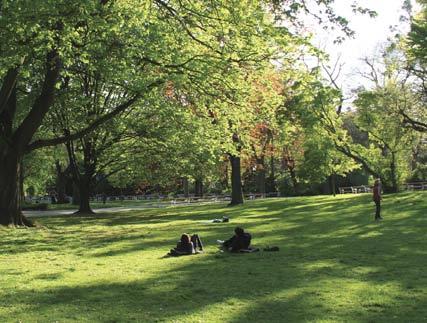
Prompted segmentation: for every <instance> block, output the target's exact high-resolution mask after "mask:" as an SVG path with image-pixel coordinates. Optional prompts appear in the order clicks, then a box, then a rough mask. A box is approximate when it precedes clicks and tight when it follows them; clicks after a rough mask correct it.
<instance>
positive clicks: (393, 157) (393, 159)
mask: <svg viewBox="0 0 427 323" xmlns="http://www.w3.org/2000/svg"><path fill="white" fill-rule="evenodd" d="M396 168H397V167H396V153H394V152H391V163H390V177H391V178H390V179H391V188H390V193H397V192H398V190H399V185H398V183H397V170H396Z"/></svg>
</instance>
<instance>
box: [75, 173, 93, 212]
mask: <svg viewBox="0 0 427 323" xmlns="http://www.w3.org/2000/svg"><path fill="white" fill-rule="evenodd" d="M77 186H78V189H79V197H80V199H79V210H78V211H77V212H75V213H74V214H95V212H93V211H92V209H91V207H90V193H91V185H90V180H88V179H87V178H85V177H84V176H82V180H81V181H80V182H79V183H78V184H77Z"/></svg>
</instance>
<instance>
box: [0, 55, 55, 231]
mask: <svg viewBox="0 0 427 323" xmlns="http://www.w3.org/2000/svg"><path fill="white" fill-rule="evenodd" d="M59 63H60V62H59V56H58V55H57V53H56V51H54V50H52V51H51V52H49V53H48V55H47V57H46V71H45V76H44V80H43V85H42V87H41V91H40V94H39V95H38V97H37V98H36V99H35V101H34V103H33V105H32V107H31V109H30V111H29V112H28V114H27V115H26V116H25V117H24V118H23V120H22V121H21V122H20V123H18V122H17V120H16V119H15V114H16V108H17V104H16V102H17V91H16V81H17V76H18V72H19V67H16V68H14V69H10V70H9V71H8V72H7V73H6V75H5V76H4V77H3V79H2V81H3V82H2V85H1V88H0V165H1V166H0V224H3V225H27V226H31V225H32V224H31V222H30V221H28V220H27V219H26V218H25V217H24V216H23V215H22V212H21V208H20V185H19V177H20V176H19V175H20V165H21V161H22V157H23V155H24V154H25V153H26V149H27V147H28V145H29V143H30V142H31V140H32V138H33V136H34V133H35V132H36V131H37V129H38V128H39V126H40V124H41V123H42V122H43V119H44V117H45V115H46V113H47V112H48V110H49V108H50V106H51V105H52V103H53V99H54V93H55V84H56V80H57V79H58V76H59V70H60V64H59ZM15 123H16V126H15V127H13V125H14V124H15Z"/></svg>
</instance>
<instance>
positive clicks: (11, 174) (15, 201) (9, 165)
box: [0, 150, 33, 226]
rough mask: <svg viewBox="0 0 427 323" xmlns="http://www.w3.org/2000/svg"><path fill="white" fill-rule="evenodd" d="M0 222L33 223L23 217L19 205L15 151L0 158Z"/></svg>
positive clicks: (19, 162)
mask: <svg viewBox="0 0 427 323" xmlns="http://www.w3.org/2000/svg"><path fill="white" fill-rule="evenodd" d="M0 164H1V165H2V167H0V224H1V225H7V226H15V225H25V226H33V224H32V223H31V222H30V221H29V220H28V219H26V218H25V217H24V215H23V214H22V211H21V207H20V197H21V193H20V185H19V177H20V166H21V160H20V157H19V154H18V153H17V152H16V151H10V150H9V151H8V152H7V154H6V156H5V157H4V158H2V159H1V160H0Z"/></svg>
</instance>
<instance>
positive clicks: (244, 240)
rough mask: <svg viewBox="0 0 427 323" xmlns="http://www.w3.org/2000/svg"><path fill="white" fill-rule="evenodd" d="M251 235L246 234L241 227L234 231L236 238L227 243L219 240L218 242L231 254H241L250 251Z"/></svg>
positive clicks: (233, 237)
mask: <svg viewBox="0 0 427 323" xmlns="http://www.w3.org/2000/svg"><path fill="white" fill-rule="evenodd" d="M251 239H252V237H251V235H250V234H249V233H248V232H245V230H243V229H242V228H240V227H237V228H235V229H234V236H232V237H231V238H230V239H228V240H226V241H221V240H218V242H219V243H220V244H221V245H222V247H223V249H224V250H227V251H231V252H239V251H241V250H247V249H249V245H250V244H251Z"/></svg>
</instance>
